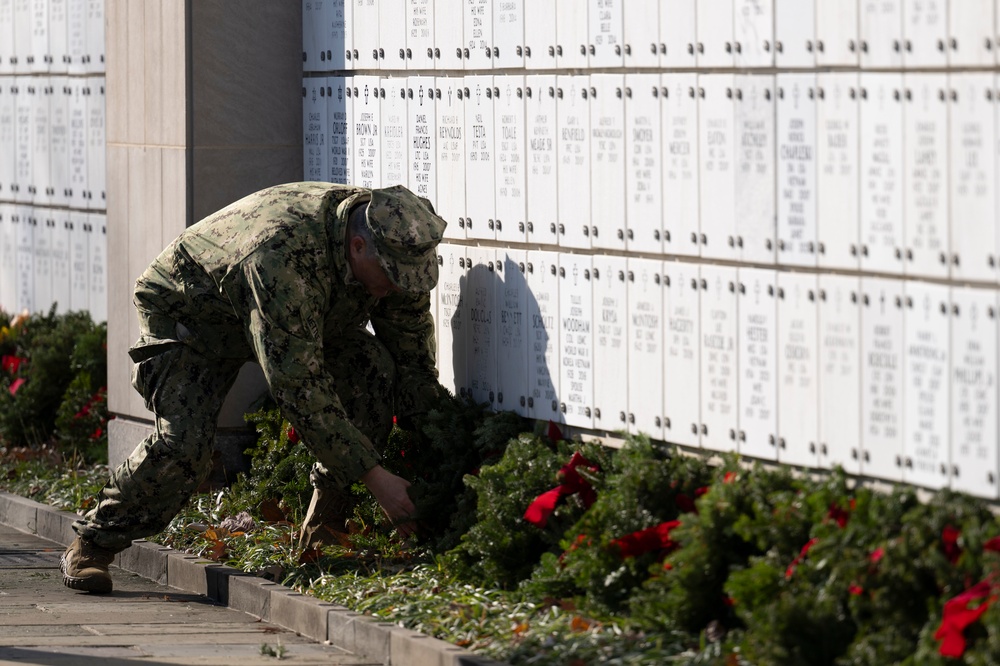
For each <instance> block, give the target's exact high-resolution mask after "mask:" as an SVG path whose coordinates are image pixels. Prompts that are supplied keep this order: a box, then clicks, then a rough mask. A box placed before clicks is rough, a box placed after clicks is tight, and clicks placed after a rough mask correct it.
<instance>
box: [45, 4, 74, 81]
mask: <svg viewBox="0 0 1000 666" xmlns="http://www.w3.org/2000/svg"><path fill="white" fill-rule="evenodd" d="M48 32H49V50H48V54H47V56H46V58H47V60H48V68H49V73H51V74H65V73H67V72H68V71H69V43H68V39H69V0H49V24H48Z"/></svg>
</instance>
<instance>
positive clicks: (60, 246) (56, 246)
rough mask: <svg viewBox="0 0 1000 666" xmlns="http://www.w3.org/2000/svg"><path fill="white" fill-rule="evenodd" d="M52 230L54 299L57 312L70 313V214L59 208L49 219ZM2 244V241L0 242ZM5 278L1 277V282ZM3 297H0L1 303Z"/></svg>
mask: <svg viewBox="0 0 1000 666" xmlns="http://www.w3.org/2000/svg"><path fill="white" fill-rule="evenodd" d="M49 221H50V222H52V224H53V228H52V248H51V249H52V299H53V301H54V302H55V303H56V306H57V307H56V312H58V313H60V314H64V313H66V312H69V306H70V279H71V278H70V265H71V264H70V229H69V224H70V223H69V212H68V211H67V210H65V209H61V208H57V209H54V210H53V211H52V215H51V216H50V219H49ZM0 242H2V241H0ZM2 280H3V278H2V277H0V282H2ZM2 302H3V297H2V296H0V303H2Z"/></svg>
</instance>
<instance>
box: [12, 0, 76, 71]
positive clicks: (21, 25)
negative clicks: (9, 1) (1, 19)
mask: <svg viewBox="0 0 1000 666" xmlns="http://www.w3.org/2000/svg"><path fill="white" fill-rule="evenodd" d="M87 1H88V2H89V0H87ZM31 6H32V0H14V56H13V64H14V73H15V74H29V73H30V72H31V63H30V62H29V59H30V58H31V41H32V37H31Z"/></svg>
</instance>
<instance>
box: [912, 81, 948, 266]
mask: <svg viewBox="0 0 1000 666" xmlns="http://www.w3.org/2000/svg"><path fill="white" fill-rule="evenodd" d="M903 84H904V86H905V93H904V96H903V97H904V102H903V120H904V123H905V124H904V127H903V136H905V137H906V140H905V142H904V144H903V146H904V148H903V150H904V153H903V163H904V164H905V165H906V167H905V168H906V173H905V174H904V176H903V182H904V187H905V191H904V194H903V220H904V224H903V241H904V243H905V247H906V251H905V256H904V259H905V261H904V262H903V263H904V265H905V270H906V273H907V275H916V276H921V277H936V278H944V277H948V255H949V248H948V103H947V101H946V100H947V95H948V77H947V75H945V74H906V75H904V78H903Z"/></svg>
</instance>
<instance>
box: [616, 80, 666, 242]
mask: <svg viewBox="0 0 1000 666" xmlns="http://www.w3.org/2000/svg"><path fill="white" fill-rule="evenodd" d="M665 93H666V88H662V89H661V87H660V76H659V75H658V74H626V75H625V196H626V199H625V225H626V227H627V232H626V235H627V238H628V246H629V247H631V248H637V249H640V250H641V251H644V252H654V253H657V254H659V253H660V252H662V250H663V192H662V190H661V189H660V188H661V186H662V182H663V163H662V161H661V157H662V143H661V127H660V103H661V102H660V100H661V99H662V96H661V95H662V94H665Z"/></svg>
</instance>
